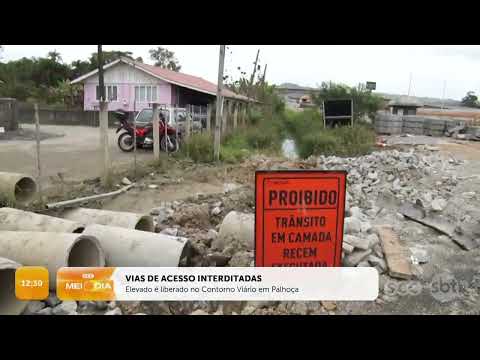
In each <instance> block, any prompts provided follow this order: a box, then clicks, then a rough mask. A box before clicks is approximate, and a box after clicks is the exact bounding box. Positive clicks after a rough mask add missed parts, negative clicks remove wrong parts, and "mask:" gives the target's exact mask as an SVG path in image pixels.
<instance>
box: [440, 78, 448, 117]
mask: <svg viewBox="0 0 480 360" xmlns="http://www.w3.org/2000/svg"><path fill="white" fill-rule="evenodd" d="M446 87H447V81H446V80H444V81H443V92H442V107H441V109H442V110H443V105H444V104H445V88H446Z"/></svg>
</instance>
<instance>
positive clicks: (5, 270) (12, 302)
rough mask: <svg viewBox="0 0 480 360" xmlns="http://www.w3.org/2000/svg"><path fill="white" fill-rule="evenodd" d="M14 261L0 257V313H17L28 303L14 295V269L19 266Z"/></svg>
mask: <svg viewBox="0 0 480 360" xmlns="http://www.w3.org/2000/svg"><path fill="white" fill-rule="evenodd" d="M20 266H21V265H20V264H19V263H16V262H15V261H12V260H9V259H4V258H1V257H0V315H19V314H21V313H22V312H23V311H24V310H25V308H26V307H27V305H28V302H27V301H20V300H18V299H17V297H16V296H15V271H16V270H17V269H18V268H19V267H20Z"/></svg>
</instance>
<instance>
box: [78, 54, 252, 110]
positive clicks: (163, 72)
mask: <svg viewBox="0 0 480 360" xmlns="http://www.w3.org/2000/svg"><path fill="white" fill-rule="evenodd" d="M120 61H121V62H124V63H126V64H129V65H131V66H135V67H136V68H139V69H141V70H143V71H145V72H146V73H148V74H150V75H152V76H155V77H157V78H160V79H161V80H164V81H166V82H169V83H172V84H175V85H178V86H181V87H186V88H188V89H192V90H196V91H199V92H202V93H206V94H210V95H217V85H216V84H214V83H212V82H210V81H208V80H205V79H202V78H201V77H198V76H193V75H188V74H184V73H180V72H176V71H172V70H168V69H163V68H161V67H159V66H153V65H148V64H144V63H141V62H138V61H133V60H131V59H127V58H121V59H119V60H117V61H116V62H115V63H118V62H120ZM108 65H110V66H108ZM113 65H114V64H113V63H110V64H107V65H105V67H104V68H105V69H107V68H108V67H111V66H113ZM97 72H98V70H96V71H92V72H90V73H88V74H85V75H83V76H81V77H79V78H78V79H75V80H73V81H72V83H76V82H80V81H83V80H85V79H86V78H88V77H90V76H93V75H95V74H96V73H97ZM222 95H223V96H224V97H226V98H230V99H236V100H240V101H249V99H248V97H246V96H243V95H239V94H236V93H234V92H233V91H230V90H228V89H223V91H222ZM250 101H256V100H254V99H250Z"/></svg>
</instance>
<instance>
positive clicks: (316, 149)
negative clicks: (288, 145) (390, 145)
mask: <svg viewBox="0 0 480 360" xmlns="http://www.w3.org/2000/svg"><path fill="white" fill-rule="evenodd" d="M299 140H300V141H297V149H298V152H299V155H300V156H301V157H303V158H307V157H309V156H310V155H337V156H357V155H365V154H368V153H369V152H370V151H371V150H372V148H373V146H374V144H375V132H374V131H373V130H372V129H371V128H369V127H367V126H364V125H356V126H354V127H353V128H352V127H349V126H345V127H339V128H335V129H322V130H321V131H319V132H315V133H310V134H307V135H304V136H302V137H301V138H300V139H299Z"/></svg>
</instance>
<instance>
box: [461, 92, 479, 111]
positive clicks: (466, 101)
mask: <svg viewBox="0 0 480 360" xmlns="http://www.w3.org/2000/svg"><path fill="white" fill-rule="evenodd" d="M462 104H463V105H465V106H468V107H480V105H479V103H478V97H477V95H475V92H473V91H469V92H467V95H466V96H465V97H464V98H463V99H462Z"/></svg>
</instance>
